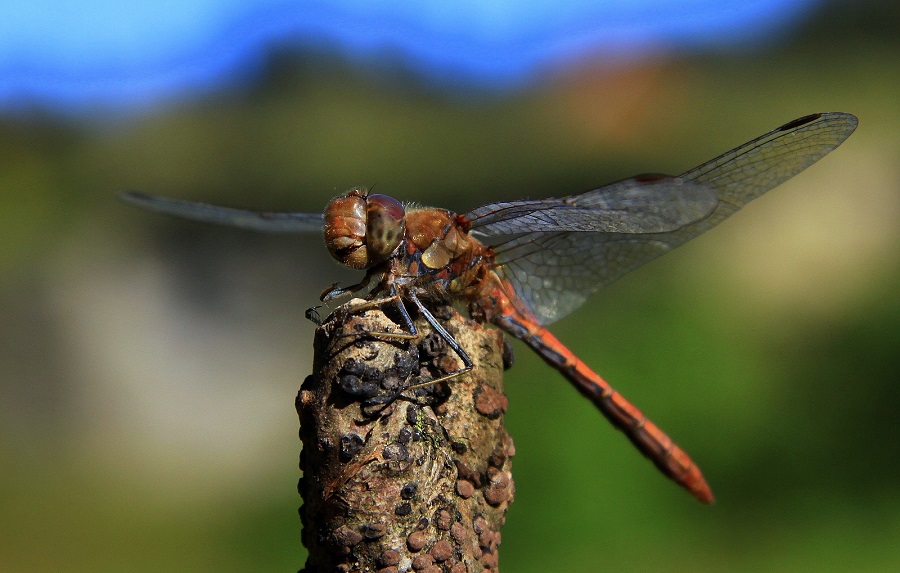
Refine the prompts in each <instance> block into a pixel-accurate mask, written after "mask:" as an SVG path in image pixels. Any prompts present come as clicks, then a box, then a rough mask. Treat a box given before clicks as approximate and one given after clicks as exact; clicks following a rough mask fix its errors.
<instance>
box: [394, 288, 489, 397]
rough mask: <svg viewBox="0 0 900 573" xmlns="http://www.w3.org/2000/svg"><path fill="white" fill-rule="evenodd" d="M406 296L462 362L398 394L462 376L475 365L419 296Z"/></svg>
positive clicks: (412, 294)
mask: <svg viewBox="0 0 900 573" xmlns="http://www.w3.org/2000/svg"><path fill="white" fill-rule="evenodd" d="M408 297H409V300H411V301H412V302H413V304H415V305H416V308H418V309H419V312H420V313H422V317H423V318H425V321H426V322H428V324H429V325H431V328H433V329H434V331H435V332H437V333H438V335H439V336H440V337H441V338H443V339H444V341H445V342H446V343H447V345H448V346H449V347H450V348H452V349H453V351H454V352H456V355H457V356H459V358H460V360H462V362H463V367H462V368H459V369H457V370H454V371H453V372H449V373H447V374H444V375H443V376H439V377H437V378H434V379H432V380H428V381H427V382H421V383H419V384H412V385H410V386H407V387H406V388H404V389H403V390H401V391H400V392H398V393H397V395H398V396H399V395H400V394H403V393H404V392H406V391H408V390H415V389H416V388H424V387H426V386H431V385H433V384H440V383H441V382H447V381H449V380H452V379H454V378H457V377H459V376H462V375H463V374H465V373H466V372H469V371H470V370H472V368H473V367H474V366H475V363H474V362H472V358H471V357H470V356H469V354H468V353H467V352H466V351H465V349H464V348H463V347H462V346H460V345H459V342H457V341H456V339H455V338H453V335H451V334H450V333H449V332H447V329H446V328H444V327H443V326H441V323H440V322H439V321H438V319H437V318H435V317H434V315H433V314H431V311H429V310H428V309H427V308H426V307H425V305H424V304H422V301H420V300H419V297H417V296H416V295H415V293H412V292H410V293H409V295H408Z"/></svg>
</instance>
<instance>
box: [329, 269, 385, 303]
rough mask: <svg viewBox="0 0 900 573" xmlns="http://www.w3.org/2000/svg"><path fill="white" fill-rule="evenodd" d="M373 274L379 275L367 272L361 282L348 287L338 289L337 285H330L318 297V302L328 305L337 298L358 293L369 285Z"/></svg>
mask: <svg viewBox="0 0 900 573" xmlns="http://www.w3.org/2000/svg"><path fill="white" fill-rule="evenodd" d="M374 274H380V273H376V272H368V273H366V276H364V277H363V279H362V280H361V281H359V282H358V283H356V284H355V285H350V286H348V287H344V288H341V287H339V286H338V283H334V284H333V285H331V286H330V287H328V288H327V289H325V290H323V291H322V294H321V295H319V300H321V301H322V302H323V303H325V304H328V303H329V302H331V301H333V300H335V299H338V298H341V297H344V296H349V295H351V294H353V293H356V292H359V291H361V290H362V289H364V288H366V287H367V286H369V283H370V282H372V276H373V275H374Z"/></svg>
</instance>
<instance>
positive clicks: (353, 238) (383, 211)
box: [324, 187, 405, 269]
mask: <svg viewBox="0 0 900 573" xmlns="http://www.w3.org/2000/svg"><path fill="white" fill-rule="evenodd" d="M404 219H405V210H404V209H403V204H402V203H400V201H397V200H396V199H394V198H393V197H388V196H387V195H378V194H373V195H369V193H368V191H367V190H366V189H364V188H362V187H356V188H353V189H350V190H349V191H347V193H346V194H344V195H342V196H340V197H337V198H335V199H332V201H331V203H329V204H328V207H326V209H325V227H324V229H325V245H326V246H327V247H328V252H329V253H331V256H332V257H334V258H335V259H337V260H338V261H339V262H340V263H341V264H344V265H347V266H348V267H350V268H353V269H367V268H369V267H372V266H374V265H376V264H378V263H380V262H382V261H384V260H386V259H387V258H388V257H390V256H391V254H392V253H393V252H394V251H395V250H396V249H397V247H398V246H399V245H400V243H401V242H402V240H403V235H404V232H405V222H404Z"/></svg>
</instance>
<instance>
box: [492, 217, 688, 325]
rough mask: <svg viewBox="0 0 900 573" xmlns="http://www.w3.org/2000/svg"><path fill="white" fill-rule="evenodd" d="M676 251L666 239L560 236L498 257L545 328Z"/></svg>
mask: <svg viewBox="0 0 900 573" xmlns="http://www.w3.org/2000/svg"><path fill="white" fill-rule="evenodd" d="M672 248H673V245H672V244H671V243H669V242H666V240H665V237H664V236H663V235H655V234H644V235H635V234H627V233H564V232H559V233H529V234H526V235H522V236H519V237H516V238H515V239H513V240H511V241H508V242H507V243H504V244H502V245H498V246H497V247H495V248H494V251H495V264H496V271H497V272H498V273H499V274H500V276H501V277H503V278H506V279H508V280H509V282H510V283H511V284H512V286H513V289H514V290H515V291H516V294H517V295H518V297H519V299H520V300H521V301H522V302H523V303H524V304H525V306H526V307H527V308H528V309H529V310H531V312H532V313H533V314H534V315H535V316H536V317H537V318H538V320H539V321H540V322H541V323H542V324H550V323H551V322H554V321H556V320H559V319H560V318H562V317H564V316H566V315H567V314H569V313H571V312H572V311H574V310H575V309H577V308H578V307H579V306H581V305H582V304H583V303H584V301H585V300H587V298H588V297H589V296H590V295H591V294H592V293H593V292H594V291H596V290H597V289H599V288H601V287H603V286H605V285H607V284H609V283H611V282H613V281H614V280H616V279H617V278H619V277H621V276H622V275H624V274H626V273H628V272H629V271H632V270H634V269H635V268H637V267H639V266H641V265H642V264H644V263H646V262H647V261H650V260H652V259H655V258H656V257H658V256H659V255H662V254H663V253H665V252H667V251H669V250H670V249H672Z"/></svg>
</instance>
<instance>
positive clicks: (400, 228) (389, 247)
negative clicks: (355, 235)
mask: <svg viewBox="0 0 900 573" xmlns="http://www.w3.org/2000/svg"><path fill="white" fill-rule="evenodd" d="M366 214H367V215H368V221H367V223H366V247H368V251H369V258H370V262H371V263H375V262H380V261H383V260H384V259H386V258H388V257H389V256H390V255H391V253H393V252H394V250H395V249H396V248H397V247H398V246H399V245H400V242H401V241H402V240H403V234H404V233H405V231H406V222H405V216H406V211H405V210H404V209H403V204H402V203H400V201H397V200H396V199H394V198H393V197H388V196H387V195H378V194H376V195H369V196H368V197H367V198H366Z"/></svg>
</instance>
